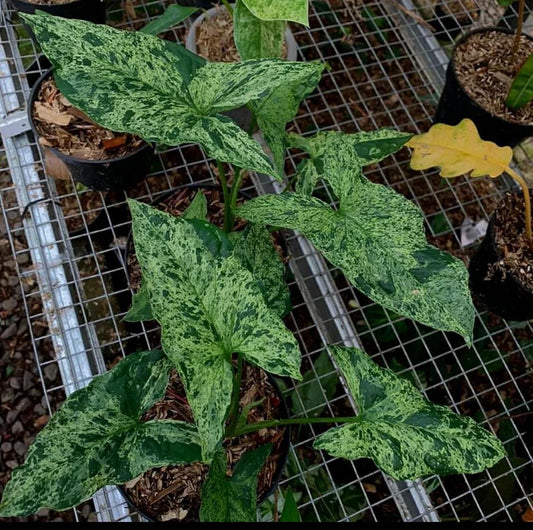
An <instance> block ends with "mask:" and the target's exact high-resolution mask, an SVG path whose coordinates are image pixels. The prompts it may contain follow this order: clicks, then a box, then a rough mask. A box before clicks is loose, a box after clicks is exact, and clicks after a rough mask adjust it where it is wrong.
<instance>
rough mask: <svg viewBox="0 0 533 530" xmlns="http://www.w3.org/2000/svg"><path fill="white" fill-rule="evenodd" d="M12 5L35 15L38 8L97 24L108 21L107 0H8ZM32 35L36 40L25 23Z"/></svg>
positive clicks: (18, 9)
mask: <svg viewBox="0 0 533 530" xmlns="http://www.w3.org/2000/svg"><path fill="white" fill-rule="evenodd" d="M7 1H8V2H9V4H10V5H11V7H12V8H13V9H14V10H15V11H17V12H18V13H28V14H30V15H33V14H34V13H35V11H36V10H37V9H39V10H40V11H46V12H47V13H50V14H51V15H55V16H58V17H64V18H76V19H79V20H88V21H89V22H94V23H96V24H104V23H105V21H106V0H72V1H71V2H66V3H54V1H53V0H50V3H42V4H41V3H33V2H29V1H27V0H7ZM23 26H24V27H25V28H26V30H27V31H28V33H29V35H30V37H31V38H32V39H33V41H34V42H37V41H36V40H35V35H34V33H33V31H32V30H31V28H30V27H29V26H28V25H27V24H25V23H23Z"/></svg>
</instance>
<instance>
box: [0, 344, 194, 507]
mask: <svg viewBox="0 0 533 530" xmlns="http://www.w3.org/2000/svg"><path fill="white" fill-rule="evenodd" d="M170 368H171V363H170V362H169V361H168V359H167V358H166V357H165V356H164V354H163V352H161V351H148V352H142V353H135V354H131V355H129V356H128V357H126V358H125V359H123V360H122V361H120V362H119V363H118V364H117V365H116V366H115V367H114V368H113V369H112V370H110V371H109V372H107V373H105V374H103V375H100V376H97V377H95V378H94V379H93V380H92V381H91V382H90V383H89V384H88V385H87V386H86V387H85V388H82V389H80V390H77V391H76V392H74V393H73V394H71V395H70V396H69V397H68V398H67V400H66V401H65V402H64V403H63V405H62V407H61V408H60V409H59V411H58V412H57V413H56V414H55V415H54V416H53V417H52V419H51V420H50V422H49V423H48V425H46V427H44V429H43V430H42V431H41V432H40V433H39V434H38V435H37V437H36V438H35V441H34V442H33V444H32V446H31V447H30V450H29V451H28V455H27V458H26V461H25V463H24V465H22V466H21V467H19V468H17V469H15V471H13V476H12V478H11V480H10V481H9V483H8V484H7V485H6V488H5V490H4V495H3V497H2V502H1V504H0V517H7V516H14V517H16V516H23V515H28V514H32V513H36V512H37V511H38V510H40V509H41V508H51V509H54V510H59V511H61V510H65V509H67V508H70V507H73V506H76V505H78V504H80V503H81V502H83V501H85V500H87V499H89V498H90V497H91V496H92V495H93V494H94V493H95V492H96V491H98V490H99V489H100V488H102V487H104V486H106V485H111V484H122V483H124V482H126V481H128V480H131V479H132V478H135V477H136V476H138V475H140V474H141V473H143V472H144V471H146V470H148V469H151V468H153V467H161V466H163V465H171V464H181V463H190V462H197V461H200V459H201V452H200V446H199V439H198V435H197V432H196V429H195V428H194V426H193V425H191V424H188V423H184V422H180V421H174V420H164V421H148V422H141V421H140V418H141V416H142V414H143V413H144V412H146V411H147V410H148V409H149V408H150V407H151V406H152V405H153V404H154V403H155V402H156V401H158V400H160V399H161V398H162V397H163V395H164V393H165V389H166V386H167V384H168V377H169V371H170Z"/></svg>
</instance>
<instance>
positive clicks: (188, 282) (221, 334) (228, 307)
mask: <svg viewBox="0 0 533 530" xmlns="http://www.w3.org/2000/svg"><path fill="white" fill-rule="evenodd" d="M129 206H130V209H131V213H132V220H133V237H134V242H135V250H136V252H137V257H138V260H139V263H140V264H141V269H142V277H143V285H146V286H147V288H148V291H149V293H150V305H151V308H152V312H153V314H154V316H155V318H156V319H157V320H158V322H159V323H160V325H161V334H162V345H163V349H164V351H165V353H166V354H167V355H168V356H169V357H170V359H171V360H172V361H173V363H174V364H175V366H176V368H177V370H178V373H179V374H180V376H181V378H182V380H183V383H184V386H185V389H186V392H187V397H188V400H189V403H190V405H191V408H192V410H193V414H194V417H195V421H196V423H197V426H198V431H199V433H200V435H201V438H202V451H203V453H202V454H203V455H204V458H205V459H209V458H210V456H211V455H212V452H213V450H214V448H215V447H216V445H217V444H218V443H219V442H220V441H221V439H222V438H223V434H224V421H225V418H226V414H227V409H228V406H229V403H230V397H231V390H232V385H233V373H232V366H231V363H230V361H231V357H232V354H234V353H239V354H241V355H242V357H243V358H244V359H245V360H247V361H248V362H250V363H252V364H254V365H257V366H260V367H261V368H263V369H264V370H265V371H267V372H270V373H274V374H277V375H281V376H287V377H293V378H295V379H300V378H301V375H300V372H299V369H300V361H301V354H300V351H299V348H298V343H297V341H296V339H295V338H294V336H293V335H292V333H291V332H290V331H289V330H288V329H287V328H286V327H285V325H284V324H283V321H282V320H281V319H280V318H279V317H278V315H276V313H275V312H274V311H273V310H272V309H270V308H269V307H268V306H267V304H266V302H265V299H264V297H263V294H262V292H261V290H260V288H259V286H258V283H257V281H256V278H255V277H254V276H253V274H252V273H251V272H250V271H249V270H247V269H246V268H245V267H244V266H243V265H242V264H241V263H240V260H239V259H238V258H237V257H236V256H235V255H234V254H230V255H228V256H227V257H224V256H217V255H214V254H213V253H212V252H211V251H209V249H208V248H207V247H206V246H205V244H204V241H203V240H202V239H201V237H200V236H199V231H198V230H197V227H198V226H199V225H201V224H203V225H207V226H209V223H207V222H206V221H201V220H197V219H195V220H192V221H191V220H186V219H182V218H179V217H173V216H171V215H169V214H167V213H165V212H160V211H158V210H156V209H155V208H152V207H151V206H148V205H145V204H142V203H140V202H137V201H134V200H129ZM206 381H209V384H206Z"/></svg>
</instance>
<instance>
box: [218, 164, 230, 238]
mask: <svg viewBox="0 0 533 530" xmlns="http://www.w3.org/2000/svg"><path fill="white" fill-rule="evenodd" d="M217 169H218V178H219V180H220V185H221V186H222V197H223V199H224V232H226V234H229V233H230V232H231V229H232V228H233V210H232V208H231V203H230V192H229V189H228V179H227V178H226V171H225V170H224V166H223V165H222V162H219V161H218V160H217Z"/></svg>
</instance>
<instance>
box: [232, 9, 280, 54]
mask: <svg viewBox="0 0 533 530" xmlns="http://www.w3.org/2000/svg"><path fill="white" fill-rule="evenodd" d="M233 27H234V39H235V45H236V46H237V51H238V52H239V55H240V56H241V59H242V60H243V61H246V60H248V59H265V58H269V57H277V58H280V57H281V55H282V52H283V39H284V36H285V27H286V24H285V22H284V21H282V20H273V21H270V20H261V19H260V18H257V17H256V16H254V15H253V14H252V12H251V11H250V10H249V9H248V8H247V7H246V5H245V4H244V2H243V1H242V0H237V2H236V3H235V9H234V10H233Z"/></svg>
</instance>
